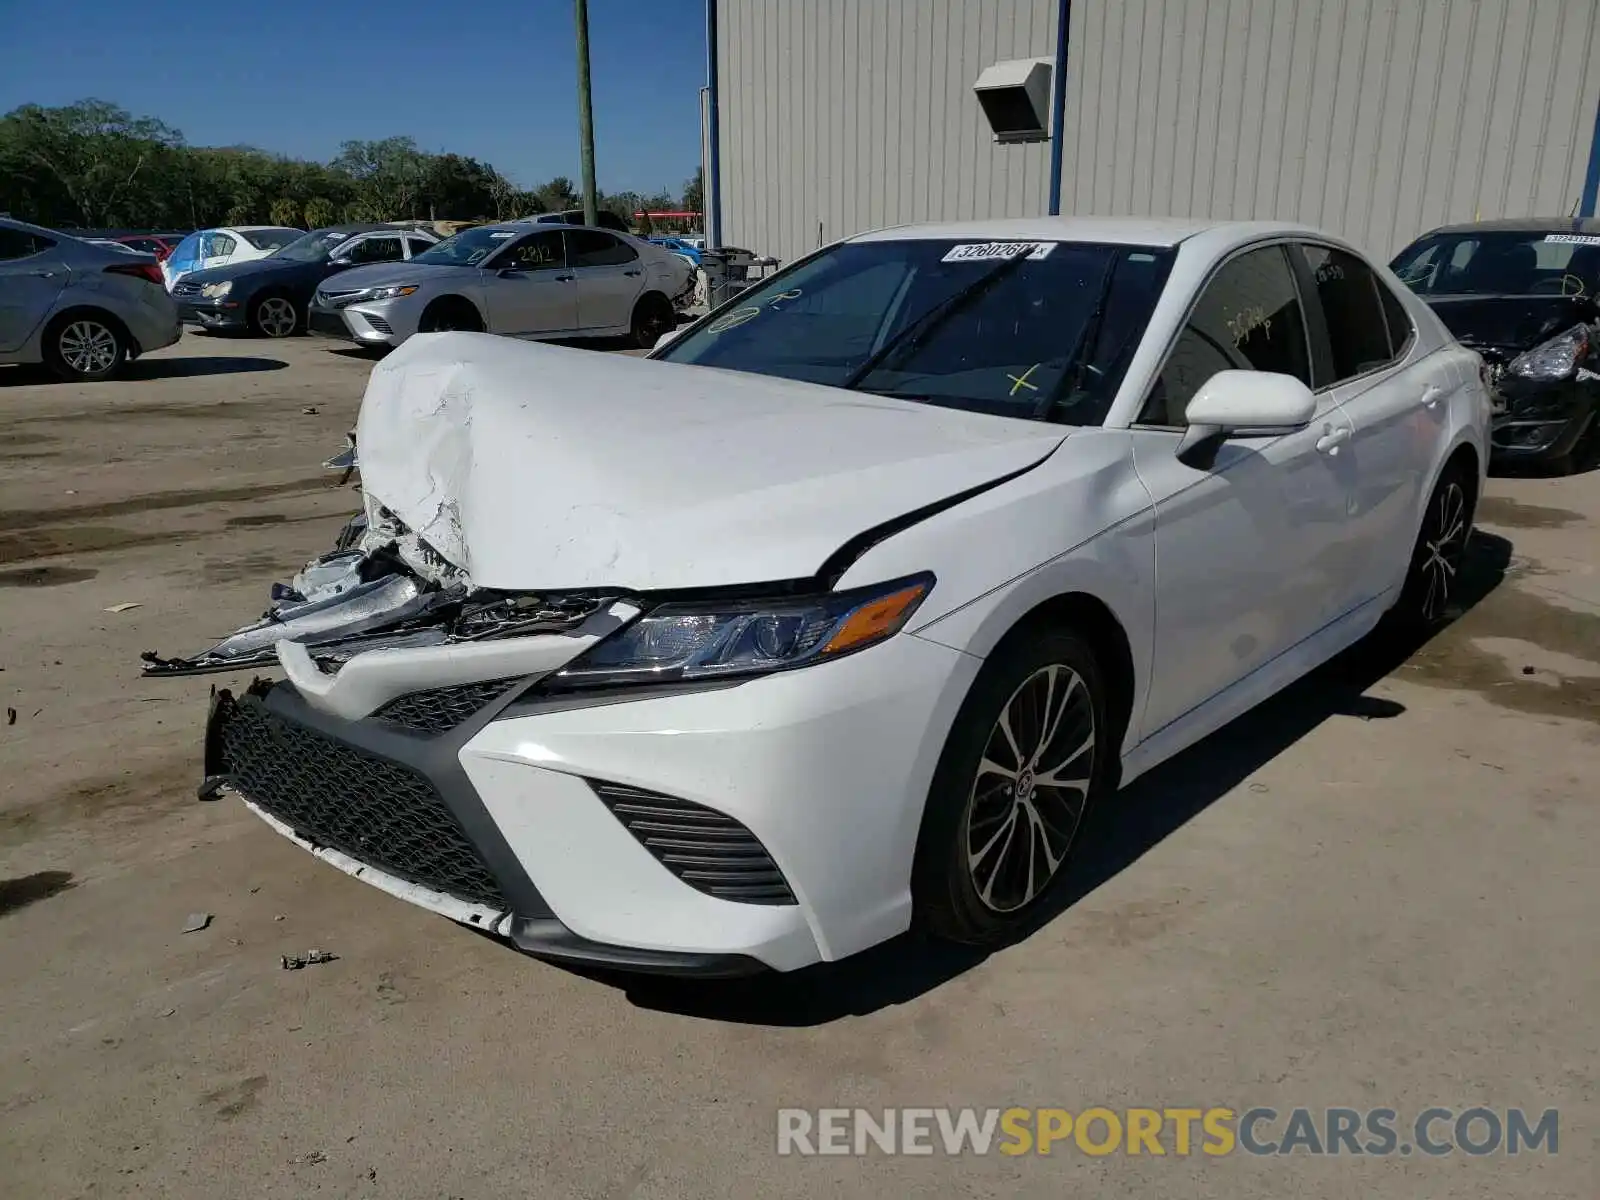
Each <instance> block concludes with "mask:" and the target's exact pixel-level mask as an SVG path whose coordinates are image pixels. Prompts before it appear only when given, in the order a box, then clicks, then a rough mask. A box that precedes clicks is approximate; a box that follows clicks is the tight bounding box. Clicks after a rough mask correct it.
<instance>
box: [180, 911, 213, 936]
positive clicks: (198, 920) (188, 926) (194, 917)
mask: <svg viewBox="0 0 1600 1200" xmlns="http://www.w3.org/2000/svg"><path fill="white" fill-rule="evenodd" d="M209 924H211V914H210V913H190V914H189V919H188V920H187V921H185V922H184V923H183V929H182V930H181V932H183V933H199V932H200V931H201V930H202V929H204V928H205V927H206V926H207V925H209Z"/></svg>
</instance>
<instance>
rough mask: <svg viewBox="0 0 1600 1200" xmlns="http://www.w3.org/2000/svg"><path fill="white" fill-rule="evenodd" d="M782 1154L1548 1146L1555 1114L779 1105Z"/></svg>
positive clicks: (1424, 1150) (1556, 1137) (1448, 1150)
mask: <svg viewBox="0 0 1600 1200" xmlns="http://www.w3.org/2000/svg"><path fill="white" fill-rule="evenodd" d="M777 1135H778V1138H777V1149H778V1153H779V1154H783V1155H867V1154H902V1155H929V1154H945V1155H951V1156H955V1155H964V1154H974V1155H983V1154H994V1153H998V1154H1005V1155H1021V1154H1038V1155H1043V1154H1052V1153H1057V1152H1062V1153H1077V1154H1087V1155H1090V1156H1094V1157H1101V1156H1104V1155H1109V1154H1128V1155H1151V1156H1165V1155H1172V1156H1176V1157H1187V1156H1189V1155H1196V1154H1198V1155H1209V1156H1211V1157H1221V1156H1224V1155H1230V1154H1238V1153H1240V1152H1243V1153H1245V1154H1253V1155H1290V1154H1308V1155H1329V1156H1339V1155H1348V1156H1378V1157H1385V1156H1390V1155H1401V1156H1406V1155H1413V1154H1421V1155H1425V1156H1429V1157H1442V1156H1444V1155H1447V1154H1465V1155H1470V1156H1483V1155H1491V1154H1501V1155H1515V1154H1525V1153H1539V1154H1555V1153H1557V1152H1558V1150H1559V1146H1560V1114H1559V1112H1558V1111H1557V1110H1556V1109H1553V1108H1547V1109H1544V1110H1542V1111H1541V1112H1539V1113H1538V1114H1537V1115H1533V1114H1532V1113H1531V1112H1530V1111H1528V1110H1524V1109H1521V1108H1508V1109H1505V1110H1499V1109H1493V1108H1485V1107H1481V1106H1479V1107H1471V1108H1461V1109H1456V1108H1448V1107H1443V1106H1434V1107H1429V1108H1425V1109H1423V1110H1421V1111H1420V1112H1418V1113H1416V1114H1415V1115H1414V1116H1410V1117H1402V1116H1401V1115H1400V1114H1399V1113H1398V1112H1397V1111H1396V1110H1395V1109H1392V1108H1367V1109H1357V1108H1320V1109H1314V1108H1294V1109H1288V1110H1282V1111H1280V1110H1278V1109H1275V1108H1264V1107H1256V1108H1247V1109H1244V1110H1243V1111H1239V1110H1237V1109H1235V1108H1224V1107H1213V1108H1126V1109H1112V1108H1104V1107H1092V1108H1085V1109H1082V1110H1079V1111H1073V1110H1071V1109H1065V1108H1006V1109H999V1108H985V1109H978V1108H886V1109H865V1108H819V1109H806V1108H783V1109H779V1110H778V1128H777Z"/></svg>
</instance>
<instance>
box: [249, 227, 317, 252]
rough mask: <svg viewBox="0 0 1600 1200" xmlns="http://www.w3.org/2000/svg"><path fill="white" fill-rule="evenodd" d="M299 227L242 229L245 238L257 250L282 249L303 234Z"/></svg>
mask: <svg viewBox="0 0 1600 1200" xmlns="http://www.w3.org/2000/svg"><path fill="white" fill-rule="evenodd" d="M301 232H302V231H301V230H298V229H241V230H239V233H240V234H241V235H242V236H243V237H244V240H245V241H247V242H249V243H250V244H251V245H252V246H254V247H255V248H256V249H257V250H281V249H283V248H284V247H285V246H287V245H288V244H289V243H290V242H292V241H294V240H295V239H296V238H298V237H299V236H300V235H301Z"/></svg>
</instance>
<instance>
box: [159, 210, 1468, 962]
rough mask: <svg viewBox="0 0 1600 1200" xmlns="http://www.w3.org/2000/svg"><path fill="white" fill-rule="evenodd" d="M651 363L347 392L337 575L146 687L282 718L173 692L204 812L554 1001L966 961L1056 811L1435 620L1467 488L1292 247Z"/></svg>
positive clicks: (1423, 372)
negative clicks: (552, 987) (543, 978)
mask: <svg viewBox="0 0 1600 1200" xmlns="http://www.w3.org/2000/svg"><path fill="white" fill-rule="evenodd" d="M344 278H349V277H348V276H345V277H344ZM396 280H397V282H398V277H396ZM653 359H654V361H640V360H637V359H630V358H627V357H622V356H615V355H604V356H602V355H597V354H592V353H588V352H584V351H577V350H567V349H557V348H552V347H535V346H522V345H517V344H516V343H513V342H508V341H504V340H501V339H497V338H489V337H483V336H478V335H472V334H460V333H456V334H448V335H440V336H431V337H419V338H416V339H413V340H412V341H411V342H409V343H408V344H407V345H406V346H404V347H402V348H401V349H400V350H399V351H398V352H397V353H396V354H394V355H392V356H390V357H389V358H388V359H387V360H386V361H384V362H383V363H382V364H380V365H379V366H378V367H376V368H375V369H374V371H373V373H372V377H371V381H370V383H369V385H368V388H367V393H366V397H365V400H364V402H363V405H362V409H361V414H360V419H359V424H358V430H357V440H358V443H359V446H360V454H361V469H362V472H363V477H364V492H365V502H366V518H367V527H366V531H365V534H364V536H363V537H362V538H361V540H360V542H359V543H358V544H357V545H355V546H353V547H350V548H348V549H347V550H345V551H344V552H342V553H338V554H333V555H330V556H327V557H325V558H323V559H320V560H318V561H316V562H314V563H313V564H310V565H308V567H307V568H306V569H305V570H304V571H303V572H302V573H301V574H300V575H299V576H298V577H297V578H296V580H295V581H294V584H293V586H292V589H291V590H290V591H289V592H288V593H287V595H285V596H284V597H283V598H282V599H280V601H279V603H278V605H277V607H276V609H275V610H274V612H273V614H272V616H271V619H270V620H268V621H265V622H263V623H261V624H258V625H255V626H249V627H246V628H245V629H242V630H240V631H239V632H238V633H236V634H234V635H232V636H231V637H230V638H228V639H225V640H224V641H223V642H222V643H219V644H218V645H217V646H215V647H213V648H212V649H211V650H209V651H206V652H205V653H203V654H201V655H198V656H196V657H195V658H192V659H177V660H171V659H169V660H159V659H158V660H154V661H153V662H152V664H151V667H150V670H151V672H152V673H184V672H196V671H204V670H236V669H239V668H240V667H241V666H248V665H258V664H265V663H270V662H271V661H272V660H273V659H274V658H275V659H276V660H277V661H278V662H279V663H280V664H281V666H282V668H283V670H284V671H285V672H286V674H287V676H288V678H287V680H286V681H285V682H279V683H269V682H264V681H263V682H259V683H257V684H256V685H254V686H253V687H252V688H251V689H250V690H249V691H248V692H247V693H245V694H244V695H242V696H238V697H235V696H233V695H232V694H230V693H227V692H221V693H218V696H217V698H216V701H215V703H214V706H213V710H212V716H211V720H210V724H209V728H208V732H207V737H206V742H205V744H206V763H207V772H208V774H209V776H210V787H211V789H212V790H215V789H218V788H220V787H222V786H224V785H227V786H231V787H232V788H233V789H235V790H236V791H237V792H238V793H239V794H241V795H242V797H243V798H244V799H245V801H246V802H247V803H248V804H249V805H251V807H252V808H254V809H255V810H256V811H257V812H258V813H259V814H260V815H261V816H263V817H264V818H265V819H266V820H267V821H268V822H269V823H270V824H271V825H272V826H273V828H275V829H277V830H278V831H279V832H281V833H283V834H285V835H286V836H288V837H291V838H293V839H294V840H296V841H297V842H299V843H300V844H301V845H303V846H305V847H307V848H309V849H311V850H313V851H315V852H316V853H317V854H318V855H319V856H321V857H323V858H324V859H326V860H327V861H329V862H331V863H333V864H334V865H336V866H339V867H341V868H342V869H344V870H346V871H349V872H351V873H353V874H356V875H358V876H359V877H360V878H361V879H363V880H365V881H367V882H369V883H373V884H375V885H377V886H378V887H381V888H383V889H385V890H387V891H389V892H391V893H393V894H395V895H398V896H401V897H403V898H405V899H407V900H410V901H412V902H414V903H417V904H421V905H424V906H426V907H428V908H430V909H433V910H434V911H437V912H440V913H443V914H446V915H448V916H450V917H451V918H453V919H455V920H457V921H460V922H463V923H465V924H469V925H472V926H474V927H476V928H478V929H481V930H486V931H489V932H491V933H493V934H496V935H498V936H500V937H503V938H504V939H506V940H508V941H509V942H511V943H513V944H515V945H517V946H519V947H521V948H522V949H524V950H527V951H529V952H531V953H535V954H540V955H544V956H547V957H552V958H557V959H566V960H578V961H585V962H590V963H603V964H609V965H611V966H620V967H627V968H633V969H639V970H653V971H678V972H689V973H694V972H699V973H718V972H721V973H727V972H737V971H741V970H751V969H759V968H775V969H778V970H793V969H795V968H799V967H804V966H806V965H807V964H810V963H815V962H818V961H820V960H829V959H838V958H842V957H844V956H846V955H850V954H854V953H856V952H857V951H860V950H862V949H864V948H866V947H868V946H871V945H873V944H874V943H877V942H881V941H883V940H884V939H886V938H890V937H892V936H894V935H896V934H898V933H901V932H902V931H904V930H906V929H907V928H908V927H911V926H920V927H922V928H924V929H926V930H928V931H931V932H932V933H934V934H937V935H940V936H942V937H945V938H949V939H953V940H955V941H958V942H965V943H971V944H976V945H980V946H994V945H998V944H1002V943H1004V942H1005V941H1006V940H1008V939H1011V938H1013V937H1015V936H1017V935H1018V933H1019V932H1022V931H1025V930H1026V929H1027V928H1028V927H1029V922H1030V921H1031V920H1033V919H1034V918H1035V917H1036V916H1037V914H1038V912H1039V910H1040V908H1041V907H1042V906H1045V905H1048V903H1049V902H1050V898H1051V896H1052V895H1054V894H1056V893H1057V892H1058V891H1059V890H1060V889H1061V888H1062V887H1064V886H1066V885H1067V884H1068V881H1069V880H1070V878H1071V875H1072V872H1073V853H1074V849H1075V846H1076V842H1077V835H1078V832H1079V829H1080V824H1081V822H1082V819H1083V816H1084V814H1085V812H1086V810H1087V809H1088V808H1089V807H1090V806H1091V805H1094V804H1102V803H1111V802H1114V801H1115V792H1116V790H1117V788H1118V787H1119V786H1120V785H1122V784H1124V783H1126V782H1128V781H1129V780H1131V779H1134V778H1135V777H1137V776H1138V775H1140V774H1142V773H1143V772H1145V771H1148V770H1149V769H1150V768H1151V767H1153V766H1155V765H1156V764H1157V763H1160V762H1161V761H1163V760H1164V759H1167V758H1169V757H1171V756H1172V755H1174V754H1176V753H1177V752H1178V751H1180V750H1182V749H1184V748H1185V747H1186V746H1189V745H1191V744H1193V743H1194V742H1196V741H1197V740H1199V739H1200V738H1202V737H1204V736H1205V735H1206V734H1208V733H1210V732H1212V731H1213V730H1215V729H1218V728H1219V727H1221V726H1222V725H1224V724H1226V723H1227V722H1228V721H1231V720H1232V719H1233V718H1234V717H1236V716H1238V715H1239V714H1241V713H1243V712H1244V711H1245V710H1247V709H1249V708H1250V707H1252V706H1253V705H1255V704H1257V703H1259V702H1261V701H1262V700H1264V699H1265V698H1267V697H1268V696H1271V695H1272V694H1273V693H1274V692H1276V691H1278V690H1279V689H1280V688H1282V687H1284V686H1285V685H1286V684H1288V683H1290V682H1291V681H1293V680H1295V679H1296V678H1298V677H1300V676H1301V675H1304V674H1305V673H1306V672H1307V671H1309V670H1311V669H1312V668H1313V667H1315V666H1317V665H1318V664H1319V663H1321V662H1323V661H1325V660H1326V659H1328V658H1329V657H1330V656H1332V655H1333V654H1335V653H1337V652H1338V651H1340V650H1342V649H1344V648H1345V647H1347V646H1349V645H1351V644H1352V643H1353V642H1355V641H1356V640H1357V639H1359V638H1361V637H1362V636H1363V635H1365V634H1367V633H1368V632H1369V631H1371V630H1372V629H1373V628H1374V627H1375V626H1376V625H1377V624H1378V623H1379V620H1380V618H1383V617H1384V616H1385V614H1388V615H1389V617H1390V619H1391V620H1393V621H1394V622H1396V624H1397V625H1398V626H1402V627H1408V628H1411V629H1419V630H1420V629H1426V628H1427V627H1428V626H1429V625H1430V624H1432V623H1433V622H1436V621H1437V620H1439V619H1440V618H1441V616H1442V615H1443V614H1444V613H1445V611H1446V608H1447V605H1448V603H1449V600H1450V594H1451V588H1452V586H1453V585H1454V581H1455V577H1456V573H1457V571H1458V570H1459V569H1460V567H1461V563H1462V554H1463V549H1464V547H1465V545H1466V542H1467V538H1468V535H1469V531H1470V529H1471V527H1472V518H1473V510H1474V505H1475V504H1476V502H1477V499H1478V496H1479V495H1480V492H1481V488H1482V484H1483V480H1484V467H1485V463H1486V461H1487V458H1488V454H1487V450H1488V447H1487V441H1486V438H1487V432H1486V431H1487V424H1488V417H1489V395H1488V391H1487V388H1486V386H1485V383H1484V380H1483V377H1482V375H1481V373H1480V371H1481V366H1482V364H1481V360H1480V359H1479V358H1478V357H1477V356H1476V355H1475V354H1473V353H1471V352H1469V351H1467V350H1464V349H1462V348H1461V347H1460V346H1459V345H1457V344H1456V343H1455V341H1453V340H1452V338H1451V337H1450V335H1449V333H1447V332H1446V331H1445V329H1444V327H1443V326H1442V325H1441V324H1440V322H1439V320H1438V319H1437V318H1436V317H1435V316H1434V315H1433V313H1432V312H1431V311H1430V310H1429V309H1428V307H1427V306H1426V305H1425V304H1423V303H1422V302H1421V301H1419V300H1418V299H1417V298H1416V297H1415V296H1413V295H1412V294H1411V293H1410V292H1409V291H1407V290H1406V289H1405V288H1404V287H1403V286H1401V285H1400V283H1399V282H1398V280H1396V279H1395V277H1394V276H1393V275H1392V274H1391V273H1390V272H1389V271H1388V270H1387V269H1386V268H1384V267H1383V266H1382V265H1381V264H1377V263H1374V262H1373V261H1372V260H1370V259H1368V258H1367V257H1365V256H1364V255H1362V254H1361V253H1360V252H1358V251H1357V250H1355V249H1354V248H1352V247H1351V246H1349V245H1348V244H1346V243H1345V242H1343V241H1341V240H1340V239H1338V238H1335V237H1333V236H1331V235H1328V234H1325V233H1321V232H1318V231H1317V230H1314V229H1307V228H1301V227H1297V226H1291V225H1279V224H1264V223H1254V224H1214V223H1206V222H1178V221H1144V220H1140V221H1133V220H1127V221H1097V220H1064V219H1054V218H1052V219H1040V220H1023V221H1003V222H987V223H973V224H950V225H930V226H920V227H907V228H899V229H894V230H888V231H883V232H878V233H871V234H866V235H864V236H861V237H857V238H853V239H851V240H849V241H846V242H842V243H839V244H837V245H834V246H831V247H828V248H827V249H825V250H822V251H820V252H818V253H817V254H815V255H813V256H811V257H809V258H807V259H805V260H803V261H801V262H798V263H796V264H795V265H793V266H792V267H790V268H789V269H787V270H785V271H783V272H781V273H780V274H778V275H776V276H774V277H773V278H772V279H770V280H766V281H763V282H762V283H760V284H758V285H757V286H756V287H755V288H753V289H752V290H750V291H748V292H746V293H744V294H742V295H740V296H739V297H737V298H736V299H735V300H734V301H732V302H731V303H730V304H728V305H726V306H724V307H722V308H721V309H719V310H717V311H715V312H713V313H711V314H709V315H708V316H707V317H705V318H703V319H702V320H701V321H699V322H698V323H696V324H695V325H694V326H692V327H690V328H689V329H687V330H686V331H685V332H684V333H682V334H681V335H680V336H678V337H677V338H676V339H675V340H672V341H670V342H669V343H668V344H666V345H665V346H664V347H663V348H661V349H660V350H658V351H657V352H656V353H655V354H654V355H653ZM280 595H282V594H281V593H280Z"/></svg>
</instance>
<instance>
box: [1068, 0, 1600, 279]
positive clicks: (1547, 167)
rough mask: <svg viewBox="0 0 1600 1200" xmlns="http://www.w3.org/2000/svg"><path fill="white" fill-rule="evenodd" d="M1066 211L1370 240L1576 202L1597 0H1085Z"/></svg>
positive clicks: (1596, 84) (1071, 79)
mask: <svg viewBox="0 0 1600 1200" xmlns="http://www.w3.org/2000/svg"><path fill="white" fill-rule="evenodd" d="M1072 7H1073V19H1072V22H1071V26H1070V28H1069V33H1070V35H1071V40H1072V50H1071V55H1070V67H1069V74H1068V86H1069V91H1068V100H1067V140H1066V145H1065V150H1066V158H1065V164H1064V168H1063V184H1062V210H1063V211H1064V212H1078V213H1097V214H1100V213H1115V214H1152V215H1153V214H1171V215H1180V216H1189V215H1210V216H1216V217H1239V218H1246V217H1274V218H1285V219H1292V220H1299V221H1304V222H1307V223H1308V224H1312V225H1320V226H1323V227H1325V228H1328V229H1332V230H1334V231H1336V232H1339V233H1342V234H1343V235H1345V236H1346V237H1349V238H1350V239H1352V240H1353V241H1355V242H1356V243H1357V244H1359V245H1362V246H1365V247H1367V248H1368V249H1370V250H1371V251H1373V252H1374V253H1377V254H1385V255H1387V254H1389V253H1391V252H1393V251H1395V250H1398V249H1399V248H1400V247H1401V246H1403V245H1404V244H1405V243H1406V242H1408V241H1410V240H1411V239H1412V238H1413V237H1415V236H1416V235H1417V234H1418V233H1420V232H1422V231H1423V230H1425V229H1429V228H1432V227H1434V226H1436V225H1441V224H1444V223H1446V222H1449V221H1470V220H1474V219H1477V218H1479V217H1482V218H1489V217H1497V216H1528V215H1535V214H1537V215H1552V214H1555V215H1559V214H1563V213H1570V212H1572V211H1573V210H1574V208H1575V207H1576V205H1577V202H1578V198H1579V195H1580V193H1581V191H1582V188H1583V178H1584V171H1585V168H1586V167H1587V165H1588V159H1589V153H1590V148H1591V145H1592V138H1593V130H1594V123H1595V110H1596V103H1597V100H1600V0H1077V2H1075V3H1074V4H1073V6H1072Z"/></svg>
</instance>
